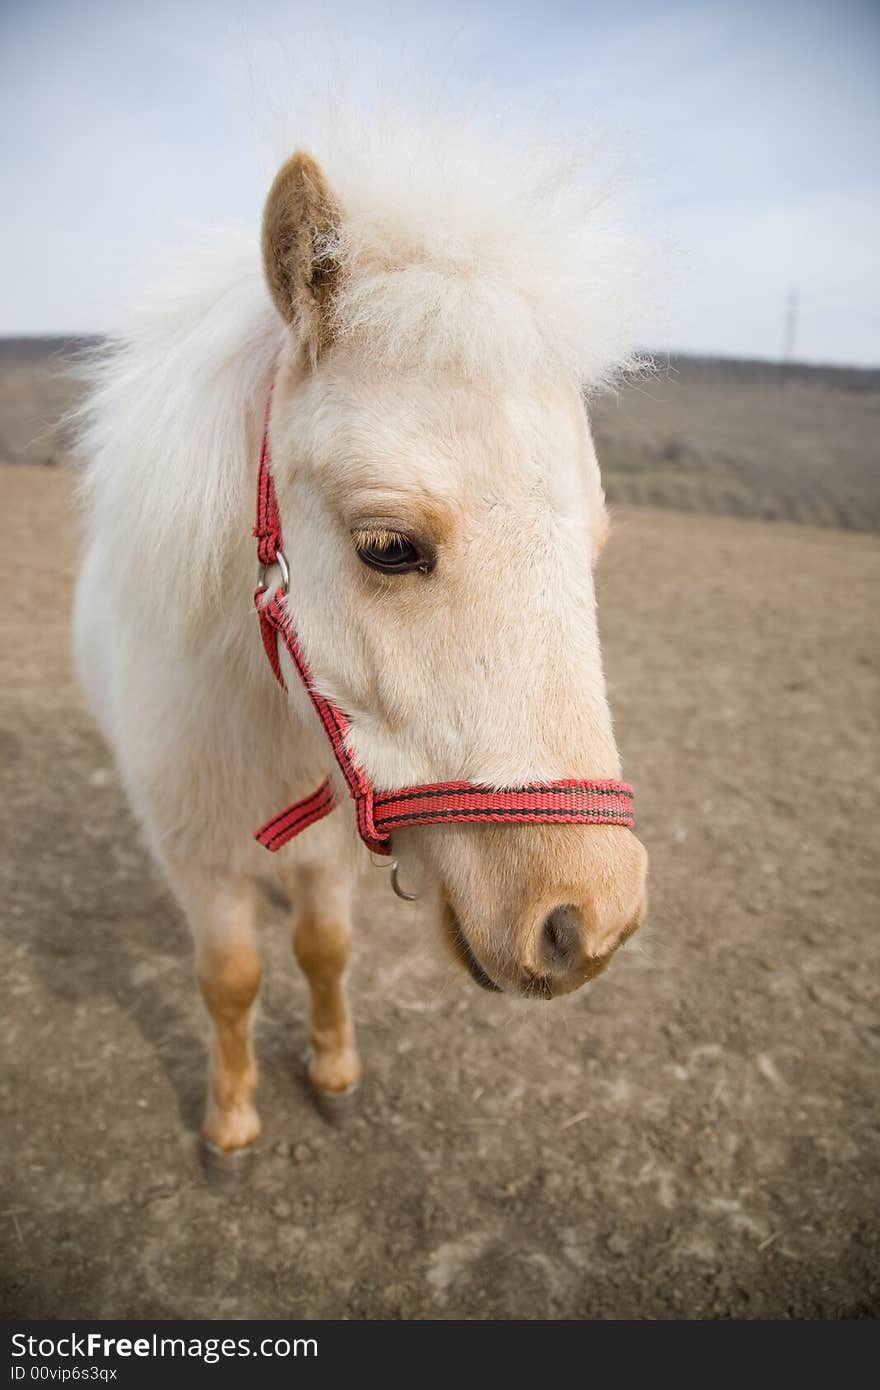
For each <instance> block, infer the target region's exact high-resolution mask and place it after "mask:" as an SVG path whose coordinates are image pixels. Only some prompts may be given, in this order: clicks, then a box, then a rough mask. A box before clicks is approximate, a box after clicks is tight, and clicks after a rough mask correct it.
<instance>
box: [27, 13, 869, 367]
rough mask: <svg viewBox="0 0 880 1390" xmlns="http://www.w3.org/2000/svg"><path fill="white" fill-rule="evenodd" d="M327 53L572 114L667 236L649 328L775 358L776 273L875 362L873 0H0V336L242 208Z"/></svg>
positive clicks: (248, 205)
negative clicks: (660, 310) (303, 77)
mask: <svg viewBox="0 0 880 1390" xmlns="http://www.w3.org/2000/svg"><path fill="white" fill-rule="evenodd" d="M340 54H343V55H345V57H344V64H343V66H344V68H345V71H346V73H347V77H346V79H345V80H346V82H347V83H348V85H349V86H350V87H353V88H355V89H357V88H358V87H363V88H364V89H365V90H368V89H370V88H371V87H372V86H373V85H375V84H377V83H378V84H379V85H380V86H382V87H383V88H384V90H386V91H388V92H393V93H394V96H395V99H397V100H399V101H400V102H401V104H403V105H406V106H409V107H413V108H415V109H416V110H418V108H419V107H420V105H434V106H436V105H442V104H443V103H449V102H451V103H453V104H455V103H469V102H474V101H476V102H477V103H478V104H480V105H481V106H482V108H483V109H490V110H491V109H492V108H494V107H498V108H500V109H501V110H502V111H508V112H510V113H511V118H512V119H513V118H514V113H515V119H516V120H517V121H518V122H519V124H520V125H521V126H522V128H523V129H524V130H526V131H528V130H533V131H537V132H538V133H539V134H541V133H550V134H552V135H561V136H563V137H567V136H570V135H571V134H572V132H575V133H577V132H580V131H582V130H589V131H590V132H592V134H593V137H594V138H596V139H598V140H599V142H600V143H601V144H603V148H607V150H608V151H609V152H613V154H612V155H611V157H610V162H611V163H612V165H613V167H614V168H618V167H624V168H625V169H626V173H627V179H628V182H629V184H630V185H631V187H632V190H633V193H634V197H635V202H636V205H637V209H638V218H639V223H640V226H641V227H642V228H643V229H644V230H646V231H647V232H648V233H649V234H656V235H657V236H658V237H660V238H662V239H663V241H664V242H665V243H669V244H671V245H672V246H674V247H675V248H676V258H675V260H676V266H677V268H676V273H675V277H674V284H673V285H672V289H671V293H670V295H669V296H668V307H667V309H666V311H665V313H664V316H663V319H662V320H659V319H658V321H657V323H656V325H655V327H654V328H653V330H652V332H651V335H650V336H651V338H652V341H651V342H650V343H648V344H646V345H647V346H651V347H656V348H669V349H672V350H675V349H684V350H689V351H698V352H722V353H727V354H735V355H747V356H758V357H769V358H773V357H777V356H778V355H779V353H780V350H781V343H782V326H783V314H784V306H785V300H786V296H787V294H788V293H789V292H790V291H791V290H792V289H796V290H797V291H798V294H799V302H800V315H799V322H798V337H797V344H796V350H797V356H799V357H802V358H804V359H807V360H812V361H831V362H848V363H860V364H864V365H878V364H880V270H878V257H877V254H876V250H875V246H876V242H877V240H878V227H880V178H878V156H877V151H878V150H880V82H878V80H877V78H878V73H880V4H877V3H875V2H874V0H836V3H831V0H787V3H786V0H763V3H752V0H742V2H741V3H737V2H736V0H726V3H717V0H704V2H703V3H690V2H689V3H662V2H661V0H628V2H627V3H611V0H597V2H596V3H591V2H590V0H582V2H581V3H573V2H572V0H569V2H568V3H561V0H546V3H539V2H538V0H532V2H531V3H529V4H525V3H518V0H511V3H500V0H468V2H467V3H464V2H461V3H459V0H433V3H428V2H427V0H411V3H408V4H404V3H401V2H400V0H381V2H380V0H361V3H356V2H355V0H335V2H334V3H333V4H332V6H331V5H326V6H323V7H322V5H321V3H320V0H311V3H308V4H305V3H301V0H286V3H282V2H281V0H249V3H246V4H244V3H242V2H241V0H177V3H168V2H167V0H153V3H150V4H145V3H142V2H141V3H133V0H116V2H115V3H106V2H105V0H91V3H86V0H27V3H25V2H24V0H0V119H2V128H3V131H4V136H5V138H4V141H3V152H2V168H3V189H4V213H3V218H2V219H0V253H2V254H0V333H49V332H65V331H80V332H87V331H100V330H106V329H108V328H112V327H114V326H116V325H118V324H119V322H120V321H121V319H122V306H123V305H124V303H125V302H126V301H127V300H128V299H130V298H131V297H132V296H133V295H135V294H136V292H137V289H138V287H139V286H140V285H142V284H143V282H144V281H145V280H149V279H150V278H152V277H154V276H155V275H157V274H161V272H162V269H163V265H164V264H165V263H166V262H167V260H168V258H169V255H170V254H171V253H172V251H173V249H174V247H176V246H177V245H179V244H180V243H181V242H183V243H185V241H186V239H187V228H190V227H192V226H193V225H199V226H201V225H205V224H211V223H222V224H230V223H232V224H241V223H245V224H247V223H249V222H254V223H255V222H256V220H257V219H258V217H259V213H260V207H261V203H262V199H263V197H264V195H265V191H266V187H267V182H268V179H269V178H270V177H271V173H272V153H270V146H271V138H270V136H269V128H270V127H271V126H272V122H273V113H274V112H275V111H276V108H278V107H282V106H283V107H287V108H289V110H290V111H291V112H293V113H295V111H296V109H297V103H298V102H299V103H302V102H303V101H306V100H307V99H308V98H307V95H306V92H305V88H304V86H303V84H301V83H299V82H298V81H297V80H296V79H291V76H290V74H291V73H299V74H303V73H309V74H311V75H312V76H313V77H314V80H315V83H316V85H317V86H319V87H320V86H321V85H322V84H323V76H322V75H323V74H328V73H329V74H331V76H330V84H331V85H332V84H334V83H337V82H338V81H339V80H340V78H339V75H338V65H339V55H340ZM293 88H296V90H295V91H294V90H293ZM293 128H294V129H295V125H294V127H293ZM316 153H319V152H317V151H316Z"/></svg>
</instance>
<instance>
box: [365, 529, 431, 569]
mask: <svg viewBox="0 0 880 1390" xmlns="http://www.w3.org/2000/svg"><path fill="white" fill-rule="evenodd" d="M355 546H356V549H357V553H358V558H359V559H361V560H363V562H364V564H365V565H369V566H370V569H374V570H379V571H380V573H382V574H408V573H411V572H412V571H413V570H419V571H420V572H421V573H422V574H429V573H430V572H431V570H432V569H433V567H434V559H433V556H432V555H430V554H428V553H426V551H425V549H424V548H423V547H422V546H420V545H419V544H418V543H417V542H415V541H413V540H411V539H410V538H409V536H405V535H403V534H402V532H400V531H384V530H383V531H378V530H377V531H364V532H361V533H360V535H358V536H356V539H355Z"/></svg>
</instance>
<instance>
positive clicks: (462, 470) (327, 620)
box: [75, 151, 646, 1151]
mask: <svg viewBox="0 0 880 1390" xmlns="http://www.w3.org/2000/svg"><path fill="white" fill-rule="evenodd" d="M472 166H473V167H472ZM331 173H332V186H331V183H330V182H328V180H327V178H326V177H325V175H324V173H323V172H322V170H321V169H320V168H319V167H318V166H317V164H316V163H315V162H314V161H313V160H312V159H311V158H310V157H309V156H307V155H304V154H296V155H294V156H293V157H292V158H291V159H290V160H289V161H288V163H287V164H286V165H285V166H284V167H283V168H282V170H281V171H280V173H279V174H278V176H277V178H276V180H275V182H274V184H273V186H272V189H271V192H270V193H269V197H268V200H267V203H266V209H265V215H264V223H263V243H262V268H261V265H260V258H259V254H258V248H257V245H256V238H255V239H254V244H253V245H252V244H251V242H250V241H249V240H247V241H245V240H234V239H230V238H225V239H221V240H220V241H219V242H216V243H214V244H213V246H212V247H211V248H210V249H206V250H205V251H204V252H203V254H202V256H201V257H200V259H199V261H198V262H197V263H193V264H192V265H191V266H190V267H189V269H188V270H187V272H186V274H185V276H184V278H183V279H182V281H181V282H180V284H178V285H177V286H172V287H170V289H168V290H167V291H166V292H164V293H163V294H162V295H156V296H154V298H153V299H152V301H150V302H149V303H148V306H147V310H146V312H145V313H143V314H142V316H141V318H140V320H138V321H137V322H136V323H135V326H134V327H133V329H132V331H131V332H130V333H129V334H128V335H127V336H126V337H125V338H123V339H120V340H119V341H117V342H116V343H115V344H114V345H113V346H112V347H111V348H110V349H109V350H108V352H107V353H106V354H105V355H104V357H103V359H102V360H101V361H100V362H99V363H98V364H97V365H96V366H95V367H94V368H93V373H92V375H93V380H92V390H91V394H90V398H89V402H88V404H87V406H86V409H85V421H84V424H83V430H82V449H83V454H84V458H85V463H86V468H85V479H84V496H85V503H86V510H87V547H86V554H85V558H84V563H83V568H82V574H81V579H80V583H79V588H78V593H77V603H76V616H75V647H76V657H77V665H78V671H79V676H80V680H81V683H82V686H83V688H84V690H85V691H86V693H87V696H88V698H89V701H90V704H91V707H92V709H93V710H94V713H95V715H96V717H97V719H98V721H99V723H100V726H101V728H102V730H103V732H104V734H105V736H106V738H107V740H108V742H109V743H110V744H111V746H112V748H113V749H114V751H115V755H116V758H117V761H118V765H119V768H120V771H121V775H122V777H123V780H124V783H125V786H126V789H127V792H128V795H129V798H130V800H131V804H132V806H133V808H134V810H135V812H136V814H137V815H138V817H139V818H140V820H141V822H142V824H143V825H144V827H145V829H146V832H147V834H148V837H149V840H150V843H151V846H152V849H153V851H154V853H155V856H156V859H157V860H158V862H159V864H160V865H161V866H162V868H163V870H164V872H165V874H166V876H167V879H168V882H169V883H170V885H171V887H172V889H173V891H174V893H175V894H176V896H177V898H178V900H179V902H180V904H181V905H182V908H183V910H184V912H185V914H186V916H187V919H188V921H189V924H190V927H191V929H192V933H193V937H194V941H195V948H196V960H197V970H198V978H199V983H200V987H201V991H202V995H203V997H204V1000H205V1003H206V1005H207V1008H208V1011H209V1013H210V1016H211V1019H212V1021H213V1028H214V1034H213V1037H214V1042H213V1049H212V1060H211V1067H210V1078H209V1098H208V1105H207V1112H206V1119H205V1124H204V1131H203V1132H204V1135H205V1137H206V1138H207V1139H208V1140H209V1141H210V1142H211V1143H213V1144H214V1145H216V1146H218V1147H219V1148H220V1149H222V1150H226V1151H234V1150H237V1149H240V1148H242V1147H244V1146H247V1145H249V1144H251V1143H252V1142H253V1141H254V1139H255V1138H256V1137H257V1134H258V1133H259V1119H258V1116H257V1112H256V1109H255V1106H254V1094H255V1085H256V1065H255V1061H254V1056H253V1050H252V1045H251V1037H250V1020H251V1011H252V1006H253V1004H254V1001H255V998H256V995H257V991H258V987H259V983H260V961H259V956H258V952H257V948H256V945H255V939H254V913H255V893H256V888H255V885H256V880H257V878H258V877H263V878H265V877H266V876H267V874H271V873H275V874H277V876H278V879H279V880H280V883H281V885H282V886H283V888H284V890H285V891H286V893H287V895H288V896H289V898H290V900H291V902H293V903H294V904H295V921H294V927H293V940H294V948H295V952H296V957H297V959H298V961H299V963H300V965H301V967H302V969H303V971H304V972H305V975H306V977H307V979H308V982H309V986H310V990H311V1026H310V1037H311V1043H312V1052H311V1057H310V1063H309V1075H310V1080H311V1082H312V1084H313V1085H314V1086H315V1087H316V1088H318V1090H319V1091H321V1092H327V1093H335V1094H343V1093H345V1092H346V1091H348V1090H349V1089H350V1088H352V1087H353V1086H354V1085H355V1084H356V1083H357V1081H358V1078H359V1075H360V1064H359V1060H358V1056H357V1052H356V1050H355V1041H354V1033H353V1028H352V1023H351V1019H350V1015H349V1011H348V1006H347V1003H346V997H345V991H344V977H345V971H346V965H347V960H348V954H349V940H350V930H351V928H350V918H351V902H352V894H353V888H354V885H355V882H356V878H357V875H358V874H359V872H360V870H361V868H362V866H363V864H364V863H365V862H366V860H367V856H366V853H365V851H364V850H363V848H362V846H361V845H360V844H359V842H358V838H357V834H356V831H355V821H354V815H353V812H352V809H351V803H350V802H348V799H347V797H346V795H345V791H344V788H343V789H342V791H341V794H340V796H339V800H340V803H341V804H340V807H339V809H337V810H336V811H335V812H334V813H333V814H332V815H330V816H328V817H327V818H326V819H323V820H322V821H321V822H320V824H318V825H315V826H313V827H312V828H310V829H309V830H308V832H307V833H306V834H305V835H303V836H302V838H299V839H297V840H295V841H294V842H292V843H291V844H289V845H288V846H287V847H286V848H284V849H283V850H282V851H281V852H280V853H279V854H278V855H275V856H270V855H268V854H267V853H266V851H265V850H264V849H263V848H262V847H261V846H260V845H258V844H257V843H256V842H255V840H254V839H253V832H254V830H255V829H256V827H257V826H259V825H260V824H261V823H262V822H263V821H265V820H266V819H267V818H268V817H269V816H270V815H271V814H272V813H273V812H274V811H277V810H278V809H279V807H280V806H282V805H283V804H284V803H285V802H288V801H290V800H291V799H292V798H294V797H299V796H304V795H305V794H306V793H308V792H310V791H312V790H313V789H314V788H315V787H316V786H317V785H318V784H319V783H320V782H321V781H322V780H323V779H324V778H326V777H328V776H329V777H331V779H336V781H337V782H340V778H339V772H338V769H337V768H336V765H335V762H334V759H333V754H332V750H331V748H330V745H329V744H328V742H327V740H326V739H325V737H324V734H323V731H322V729H321V727H320V725H319V722H318V720H317V718H316V717H315V713H314V710H313V709H312V707H311V705H310V703H309V699H308V697H307V694H306V692H305V691H304V689H303V686H302V684H301V683H300V681H299V680H298V679H297V678H296V674H295V672H294V671H293V668H292V666H291V664H290V662H289V660H288V657H287V655H286V654H284V653H282V668H283V673H284V676H285V678H286V682H287V691H286V692H285V691H284V690H283V689H282V688H281V687H280V686H279V685H278V684H277V683H276V681H275V679H274V678H273V675H272V672H271V670H270V667H269V664H268V662H267V661H266V659H265V655H264V652H263V648H262V645H261V642H260V636H259V624H258V622H257V618H256V616H255V610H254V607H253V592H254V583H255V578H256V565H255V557H254V548H253V547H254V542H253V538H252V527H253V509H254V496H255V489H256V480H257V467H258V461H259V454H260V444H261V434H262V428H263V420H264V414H265V410H266V402H267V398H268V395H269V391H270V387H271V386H272V384H273V383H274V395H273V403H272V414H271V448H272V458H273V472H274V479H275V485H276V488H277V494H278V502H279V508H280V515H281V520H282V524H283V528H284V540H285V550H286V554H287V557H288V561H289V565H290V571H291V576H290V606H291V611H292V616H293V620H294V622H295V625H296V630H297V633H298V635H299V639H300V642H301V645H302V648H303V650H304V652H305V654H306V656H307V659H308V663H309V666H310V668H311V672H312V676H313V680H314V684H315V687H316V688H317V689H318V690H319V691H320V692H321V693H322V694H323V695H325V696H326V697H327V698H328V699H330V700H333V701H334V702H335V704H336V705H338V706H339V708H340V709H342V710H344V711H345V713H346V715H347V716H348V719H349V721H350V732H349V743H350V747H351V749H352V752H353V755H354V756H355V757H356V759H357V760H358V762H359V763H360V765H361V766H362V767H363V768H364V769H366V771H367V773H368V774H369V776H370V777H371V779H372V781H373V783H374V784H375V785H376V786H377V787H380V788H381V787H386V788H387V787H399V786H404V785H409V784H413V783H426V782H440V781H449V780H461V781H466V782H474V783H481V784H484V785H488V786H490V787H510V786H521V785H523V784H526V783H535V782H544V781H549V780H553V779H562V778H582V779H603V778H605V779H615V778H618V777H619V775H620V765H619V758H618V753H617V748H616V746H615V741H614V736H613V733H612V726H611V718H610V715H609V711H608V706H607V702H606V695H605V686H604V679H603V673H602V665H601V657H600V650H599V640H598V635H597V627H596V612H595V597H594V587H593V575H592V567H593V564H594V562H595V560H596V558H597V556H598V555H599V552H600V550H601V548H602V546H603V544H604V542H605V539H606V536H607V532H608V522H607V517H606V511H605V504H604V495H603V492H602V488H601V484H600V478H599V470H598V466H597V462H596V456H595V452H594V449H593V445H592V441H591V437H590V430H589V425H588V420H587V416H586V413H585V410H584V405H583V391H584V389H585V388H590V387H595V386H596V385H597V384H601V383H603V382H605V381H607V380H608V379H609V378H610V376H611V374H612V373H613V371H614V370H615V369H616V368H617V367H618V366H619V365H620V364H621V362H622V361H625V360H626V347H625V337H626V332H627V310H628V308H629V303H630V301H629V298H628V294H629V291H628V290H627V272H628V270H629V268H630V259H631V248H630V245H629V243H627V242H625V241H624V240H622V239H620V238H619V237H616V236H615V234H614V233H612V232H610V231H608V230H606V229H605V228H604V226H603V224H602V223H601V221H600V212H599V210H598V209H597V208H596V207H595V206H594V205H592V204H588V205H585V204H584V203H583V202H582V201H581V200H580V199H579V197H578V196H577V189H576V183H575V182H574V181H573V179H572V177H571V176H570V173H566V172H563V173H562V174H560V175H559V176H558V177H548V175H547V172H546V167H545V166H544V165H543V164H541V163H540V161H539V162H538V163H537V164H536V165H526V164H525V163H524V162H523V163H520V164H518V163H517V162H516V161H513V162H511V161H507V162H506V163H505V162H504V161H500V162H498V163H497V164H495V165H493V164H491V162H490V163H489V164H488V165H483V166H480V165H478V164H477V161H476V156H475V154H474V152H472V151H464V152H463V153H462V155H461V157H460V158H459V159H458V160H456V159H455V158H453V157H452V156H451V155H450V153H449V151H446V152H443V153H441V154H440V155H435V154H434V153H433V152H432V153H431V154H430V155H429V154H427V153H423V155H422V157H421V160H415V161H412V162H411V163H410V164H409V165H408V166H407V167H406V168H405V169H402V168H400V167H398V168H395V169H394V171H393V173H392V171H391V169H390V167H384V166H383V165H382V164H381V162H380V163H378V164H375V163H374V164H372V165H365V164H362V163H361V162H359V161H358V159H357V158H352V159H349V160H348V161H347V162H346V160H345V159H340V161H339V167H338V168H337V169H333V170H331ZM394 850H395V855H396V857H397V858H398V859H400V860H401V866H402V868H401V872H402V875H405V879H406V881H407V882H408V883H411V884H415V883H418V884H419V885H420V891H421V892H422V894H423V895H424V896H425V897H426V899H427V900H428V902H429V903H430V904H432V906H433V910H434V911H435V915H436V919H437V923H438V931H440V932H441V933H442V934H444V935H445V936H446V937H447V938H448V939H449V941H450V943H451V945H452V947H453V950H454V952H455V954H456V955H457V957H458V959H459V960H460V961H461V962H462V963H463V964H464V965H466V966H467V967H468V968H469V969H470V970H471V973H472V974H473V975H474V977H475V978H476V979H477V980H478V981H480V982H482V983H484V984H490V985H491V986H492V987H495V988H499V989H503V990H506V991H510V992H519V993H526V994H538V995H539V996H541V997H547V996H549V995H553V994H561V993H564V992H566V991H568V990H571V989H575V988H576V987H577V986H579V985H580V984H582V983H583V982H584V981H585V980H588V979H590V978H592V977H593V976H595V975H596V974H597V973H598V971H599V970H600V969H602V968H603V967H604V966H605V964H606V963H607V961H608V960H609V958H610V956H611V954H612V952H613V951H614V949H615V947H616V946H617V945H618V944H619V943H620V942H621V941H622V940H624V939H625V938H626V937H627V936H628V935H629V934H630V933H631V932H633V931H634V930H635V929H636V927H637V926H638V924H639V922H640V920H641V917H642V913H643V904H644V884H645V870H646V856H645V852H644V850H643V848H642V845H641V844H640V843H639V841H638V840H637V839H636V838H635V836H634V835H633V834H632V833H631V832H630V831H629V830H628V829H626V828H623V827H622V826H619V825H567V824H566V825H552V824H544V825H513V826H511V825H486V824H475V825H474V824H471V825H469V824H449V825H431V826H420V827H416V828H408V829H406V830H404V831H402V832H401V833H400V834H399V835H395V839H394Z"/></svg>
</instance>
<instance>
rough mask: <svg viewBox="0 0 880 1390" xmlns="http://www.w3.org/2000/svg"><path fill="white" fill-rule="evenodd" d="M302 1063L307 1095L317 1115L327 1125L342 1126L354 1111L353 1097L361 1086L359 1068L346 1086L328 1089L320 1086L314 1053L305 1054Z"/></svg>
mask: <svg viewBox="0 0 880 1390" xmlns="http://www.w3.org/2000/svg"><path fill="white" fill-rule="evenodd" d="M303 1061H304V1062H305V1069H306V1078H307V1080H308V1083H309V1093H310V1095H311V1097H312V1102H313V1104H314V1106H315V1109H316V1110H317V1112H318V1114H319V1115H320V1116H321V1118H322V1119H324V1120H326V1121H327V1122H328V1123H329V1124H335V1125H338V1124H344V1123H345V1122H346V1120H348V1119H349V1118H350V1116H351V1114H352V1113H353V1111H354V1109H355V1096H356V1094H357V1091H358V1088H359V1086H360V1084H361V1078H360V1070H359V1068H358V1070H357V1074H356V1075H355V1076H354V1078H353V1080H352V1081H350V1082H349V1083H348V1085H347V1086H339V1087H337V1086H333V1087H330V1086H326V1085H321V1080H322V1079H323V1074H322V1069H321V1068H320V1066H318V1065H316V1061H315V1055H314V1053H312V1052H308V1053H306V1055H305V1057H304V1058H303ZM334 1079H335V1077H334Z"/></svg>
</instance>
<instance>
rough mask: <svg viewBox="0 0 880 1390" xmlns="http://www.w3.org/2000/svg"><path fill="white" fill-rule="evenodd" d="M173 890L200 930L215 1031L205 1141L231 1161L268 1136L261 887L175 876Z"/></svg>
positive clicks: (228, 877)
mask: <svg viewBox="0 0 880 1390" xmlns="http://www.w3.org/2000/svg"><path fill="white" fill-rule="evenodd" d="M172 882H173V886H174V888H175V889H176V891H177V895H178V898H179V899H180V901H181V903H182V905H183V908H184V911H185V913H186V916H187V919H188V921H189V925H190V928H191V930H192V934H193V940H194V942H195V951H196V973H197V976H198V981H199V988H200V990H201V994H202V998H203V1000H204V1002H205V1006H206V1008H207V1010H208V1014H209V1015H210V1019H211V1023H212V1028H213V1036H212V1043H211V1061H210V1068H209V1073H208V1100H207V1106H206V1110H205V1121H204V1125H203V1127H202V1134H203V1135H204V1137H205V1139H207V1140H208V1141H209V1142H210V1143H212V1144H215V1145H216V1146H217V1148H219V1149H222V1150H224V1151H225V1152H227V1153H228V1152H232V1151H233V1150H236V1149H242V1148H245V1147H246V1146H247V1145H249V1144H252V1143H253V1142H254V1140H255V1139H256V1138H257V1136H258V1135H259V1133H260V1120H259V1116H258V1114H257V1111H256V1108H255V1106H254V1095H255V1092H256V1086H257V1063H256V1059H255V1057H254V1050H253V1043H252V1039H251V1026H252V1017H253V1005H254V1002H255V1000H256V997H257V993H258V991H259V988H260V975H261V967H260V957H259V954H258V952H257V946H256V938H255V931H254V920H255V915H256V902H255V885H254V882H253V880H252V879H250V878H248V877H246V876H244V875H237V874H236V875H233V874H223V873H218V874H208V873H201V872H193V871H192V870H191V869H187V870H185V871H183V872H179V873H172Z"/></svg>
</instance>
